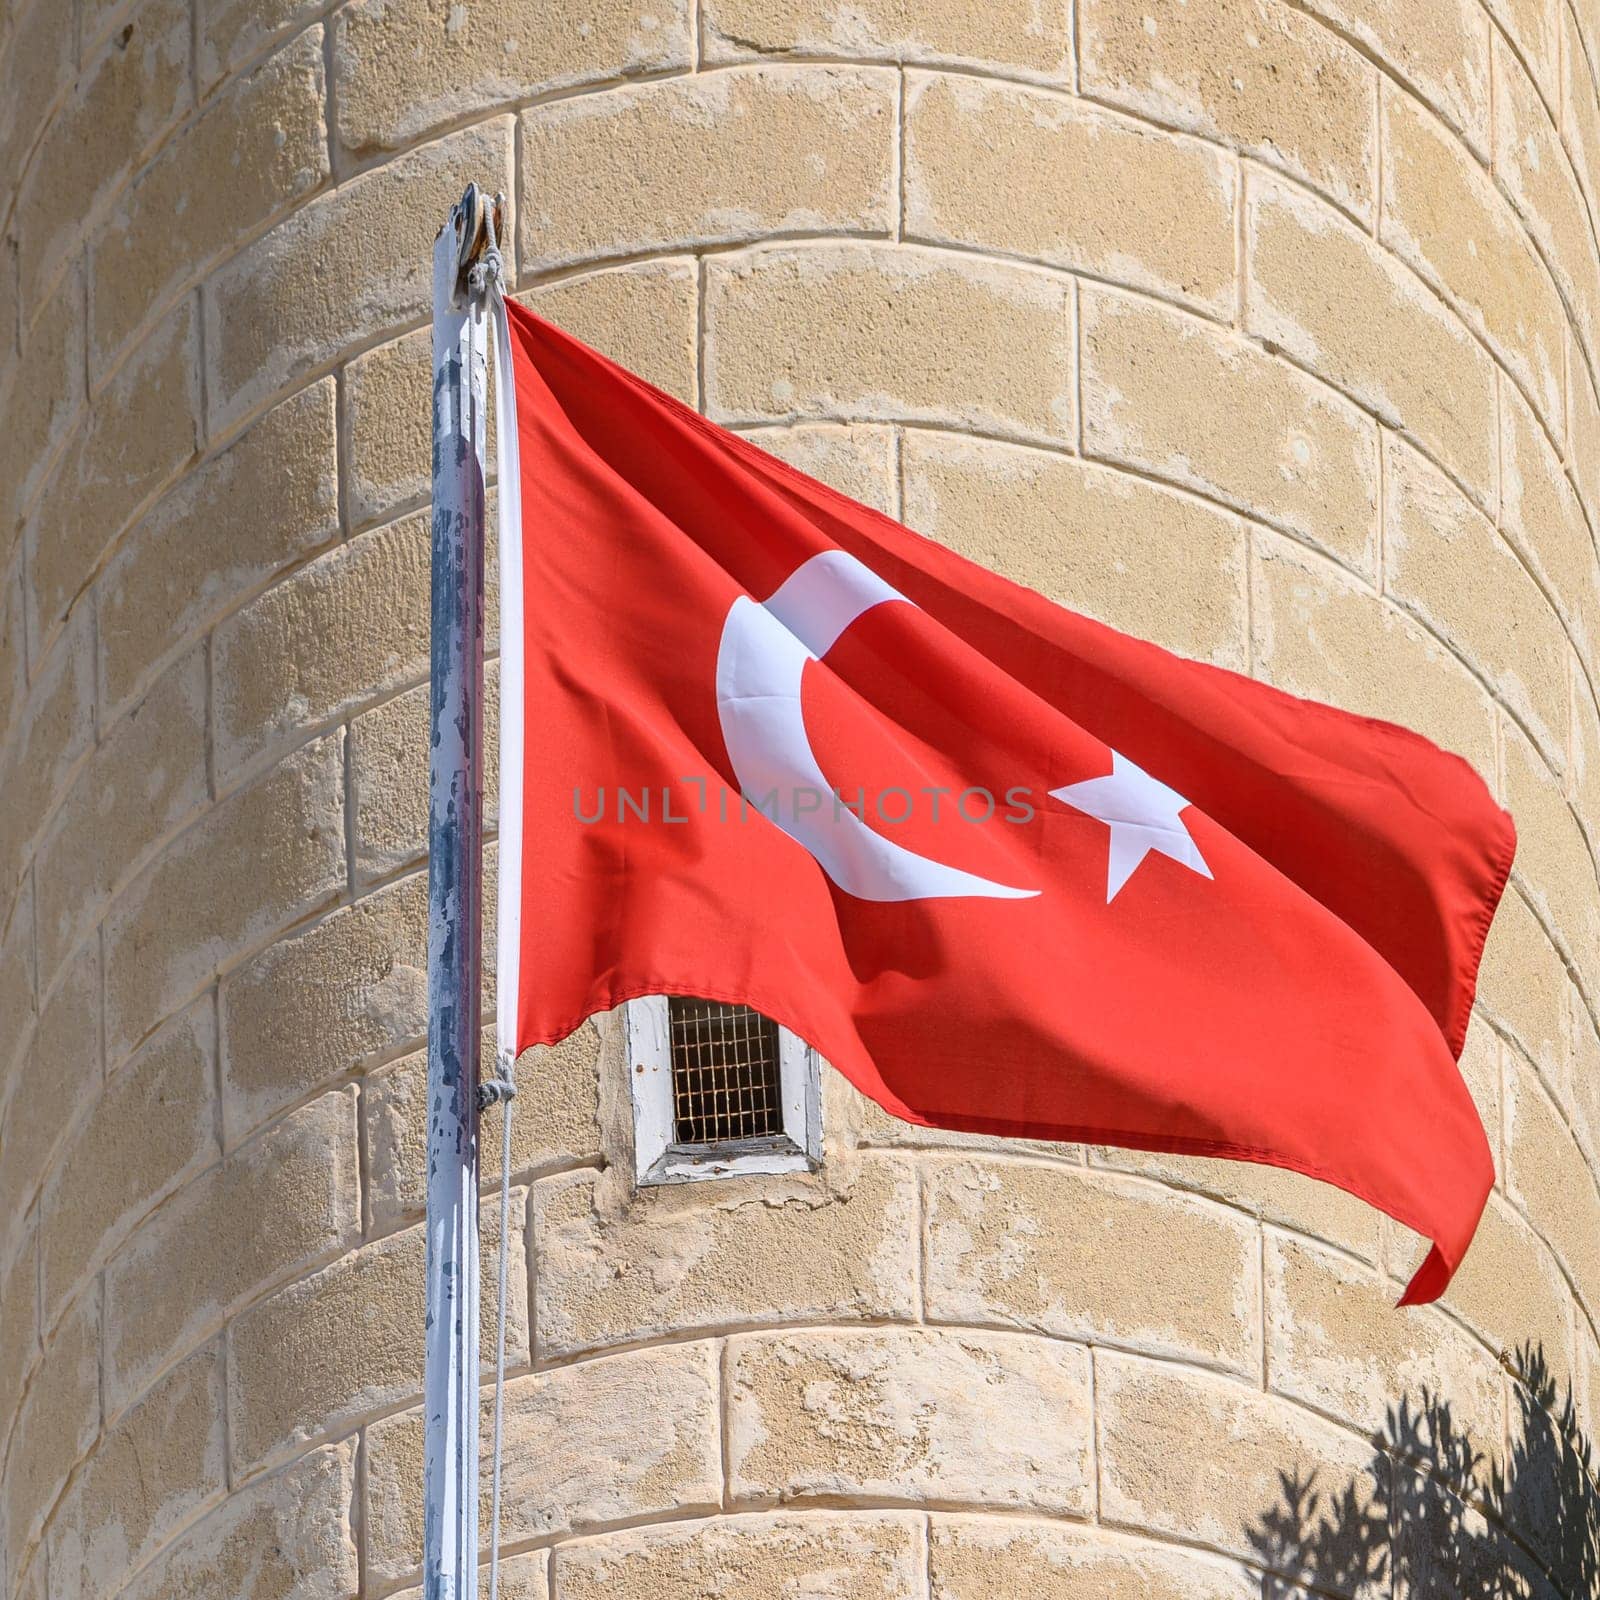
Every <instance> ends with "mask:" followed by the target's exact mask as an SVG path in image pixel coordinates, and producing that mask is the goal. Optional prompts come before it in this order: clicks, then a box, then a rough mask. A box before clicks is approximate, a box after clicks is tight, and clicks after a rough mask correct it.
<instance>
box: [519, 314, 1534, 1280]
mask: <svg viewBox="0 0 1600 1600" xmlns="http://www.w3.org/2000/svg"><path fill="white" fill-rule="evenodd" d="M509 319H510V320H509V345H510V351H509V358H510V362H511V367H512V370H513V372H514V375H515V384H514V392H515V405H516V416H515V419H514V420H509V421H503V422H502V428H501V433H502V438H503V439H508V442H509V443H510V444H511V445H513V446H514V447H515V449H516V450H520V458H521V459H520V470H519V468H518V466H517V464H516V461H515V456H514V454H513V457H512V459H511V460H510V461H509V462H508V463H507V465H506V467H505V468H504V469H503V470H504V471H505V479H504V480H503V481H504V482H507V483H509V484H510V485H511V486H512V487H513V488H514V487H515V485H516V484H518V483H520V487H521V518H522V522H521V526H522V529H523V530H524V531H523V532H522V534H521V536H520V538H519V537H518V536H517V534H516V533H515V531H514V530H513V532H512V533H511V535H510V537H509V540H508V541H507V540H506V539H505V536H504V535H503V543H504V549H503V553H502V564H503V571H502V579H501V584H502V604H503V610H504V620H503V625H502V638H503V649H504V659H503V662H502V686H503V687H502V695H503V710H502V770H503V774H504V776H503V779H502V787H503V790H504V798H503V800H502V817H503V821H502V842H501V874H502V883H503V886H504V901H503V907H502V921H501V950H500V956H499V960H500V967H501V980H500V981H501V1004H502V1044H503V1046H511V1047H514V1049H515V1050H518V1051H520V1050H522V1049H524V1048H526V1047H527V1046H529V1045H531V1044H536V1043H541V1042H544V1043H548V1042H553V1041H555V1040H557V1039H560V1038H562V1037H563V1036H565V1035H566V1034H568V1033H570V1032H571V1031H572V1030H573V1029H574V1028H575V1027H576V1026H577V1025H578V1024H579V1023H580V1022H582V1021H583V1019H584V1018H585V1017H587V1016H589V1015H590V1014H592V1013H594V1012H596V1011H600V1010H604V1009H607V1008H609V1007H612V1006H615V1005H618V1004H619V1003H621V1002H622V1001H624V1000H627V999H630V998H633V997H635V996H639V995H645V994H663V993H665V994H682V995H696V996H701V997H704V998H707V999H712V1000H720V1001H725V1002H731V1003H741V1004H747V1005H750V1006H754V1007H756V1008H757V1009H758V1010H760V1011H762V1012H764V1013H766V1014H767V1015H768V1016H770V1017H772V1018H774V1019H776V1020H777V1021H778V1022H780V1023H782V1024H783V1025H784V1026H786V1027H788V1028H790V1029H791V1030H793V1031H794V1032H795V1033H797V1034H798V1035H800V1036H801V1037H802V1038H804V1039H805V1040H807V1041H808V1042H809V1043H811V1044H812V1045H814V1046H815V1047H816V1048H817V1050H818V1051H820V1053H821V1054H822V1055H823V1056H824V1057H825V1058H826V1059H827V1060H828V1061H830V1062H831V1063H832V1064H833V1065H834V1066H835V1067H836V1068H838V1070H839V1071H841V1072H843V1073H844V1074H845V1076H846V1077H848V1078H849V1079H850V1080H851V1082H853V1083H854V1084H855V1085H856V1086H857V1087H858V1088H859V1089H861V1090H862V1091H863V1092H864V1093H866V1094H868V1095H870V1096H871V1097H872V1098H873V1099H874V1100H876V1101H877V1102H878V1103H879V1104H880V1105H882V1106H884V1107H885V1108H886V1109H887V1110H889V1111H891V1112H893V1113H895V1114H896V1115H898V1116H900V1117H904V1118H907V1119H908V1120H910V1121H913V1122H921V1123H927V1124H931V1125H934V1126H938V1127H945V1128H958V1129H968V1130H973V1131H979V1132H985V1133H998V1134H1006V1135H1016V1136H1019V1137H1028V1138H1044V1139H1061V1140H1086V1141H1093V1142H1099V1143H1105V1144H1113V1145H1124V1146H1131V1147H1134V1148H1139V1149H1150V1150H1170V1151H1179V1152H1188V1153H1194V1154H1204V1155H1214V1156H1226V1157H1233V1158H1237V1159H1240V1160H1247V1161H1258V1162H1265V1163H1268V1164H1270V1165H1274V1166H1281V1167H1288V1168H1292V1169H1294V1170H1295V1171H1298V1172H1302V1173H1306V1174H1309V1175H1310V1176H1311V1177H1314V1178H1319V1179H1323V1180H1326V1181H1327V1182H1330V1183H1333V1184H1337V1185H1338V1186H1339V1187H1340V1188H1343V1189H1346V1190H1348V1191H1349V1192H1351V1193H1352V1194H1355V1195H1358V1196H1360V1197H1362V1198H1363V1199H1365V1200H1367V1201H1368V1202H1370V1203H1371V1204H1373V1205H1375V1206H1377V1207H1379V1208H1380V1209H1381V1210H1383V1211H1386V1212H1388V1213H1389V1214H1390V1215H1391V1216H1393V1217H1395V1218H1396V1219H1397V1220H1399V1221H1400V1222H1402V1223H1404V1224H1405V1225H1407V1226H1408V1227H1410V1228H1413V1229H1415V1230H1416V1231H1418V1232H1419V1233H1422V1234H1424V1235H1426V1236H1427V1237H1428V1238H1429V1239H1431V1240H1432V1242H1433V1248H1432V1249H1431V1250H1430V1252H1429V1253H1428V1255H1427V1258H1426V1259H1425V1261H1424V1262H1423V1264H1422V1266H1421V1268H1420V1269H1419V1270H1418V1272H1417V1274H1416V1276H1415V1278H1414V1279H1413V1280H1412V1282H1411V1285H1410V1287H1409V1288H1408V1289H1407V1291H1406V1295H1405V1302H1406V1303H1415V1302H1420V1301H1425V1300H1430V1299H1433V1298H1434V1297H1436V1296H1437V1295H1438V1294H1439V1293H1440V1292H1441V1291H1442V1290H1443V1288H1444V1286H1445V1285H1446V1283H1447V1282H1448V1281H1449V1278H1450V1276H1451V1274H1452V1273H1453V1272H1454V1270H1455V1269H1456V1267H1457V1266H1458V1265H1459V1264H1460V1262H1461V1258H1462V1255H1463V1254H1464V1253H1465V1251H1466V1248H1467V1245H1468V1243H1469V1241H1470V1240H1471V1238H1472V1234H1473V1231H1474V1229H1475V1227H1476V1225H1477V1221H1478V1218H1479V1216H1480V1214H1481V1212H1482V1209H1483V1206H1484V1203H1485V1200H1486V1198H1487V1195H1488V1192H1489V1189H1490V1187H1491V1184H1492V1182H1493V1175H1494V1174H1493V1163H1492V1160H1491V1157H1490V1154H1489V1147H1488V1143H1487V1141H1486V1139H1485V1137H1484V1133H1483V1129H1482V1126H1481V1124H1480V1122H1479V1120H1478V1116H1477V1113H1476V1111H1475V1109H1474V1107H1473V1105H1472V1102H1471V1100H1470V1098H1469V1096H1468V1094H1467V1091H1466V1088H1465V1086H1464V1084H1463V1082H1462V1078H1461V1075H1460V1072H1459V1070H1458V1068H1457V1066H1456V1061H1455V1058H1456V1057H1457V1056H1458V1055H1459V1053H1460V1050H1461V1046H1462V1041H1463V1038H1464V1036H1465V1033H1466V1027H1467V1020H1468V1013H1469V1011H1470V1009H1471V1005H1472V997H1473V990H1474V985H1475V983H1476V977H1477V968H1478V962H1479V957H1480V955H1481V953H1482V950H1483V943H1484V938H1485V936H1486V934H1487V932H1488V927H1489V921H1490V919H1491V917H1492V916H1493V914H1494V909H1495V906H1496V904H1497V902H1498V900H1499V896H1500V893H1501V890H1502V888H1503V887H1504V884H1505V879H1506V875H1507V873H1508V871H1509V870H1510V865H1511V856H1512V852H1513V849H1514V847H1515V834H1514V832H1513V829H1512V825H1511V819H1510V818H1509V817H1508V816H1506V815H1505V814H1504V813H1503V812H1502V811H1501V810H1500V809H1499V808H1498V807H1497V806H1496V805H1495V804H1494V802H1493V800H1492V799H1491V797H1490V795H1489V793H1488V792H1487V790H1486V789H1485V788H1484V786H1483V784H1482V783H1481V782H1480V781H1479V780H1478V778H1477V777H1476V776H1475V774H1474V773H1473V772H1472V771H1471V769H1470V768H1469V767H1468V766H1467V765H1466V764H1465V763H1464V762H1462V761H1460V760H1459V759H1457V758H1456V757H1454V756H1451V755H1447V754H1445V753H1443V752H1442V751H1440V750H1438V749H1436V748H1435V747H1434V746H1433V745H1431V744H1429V743H1428V742H1426V741H1425V740H1423V739H1421V738H1419V737H1417V736H1416V735H1414V734H1411V733H1409V732H1407V731H1406V730H1404V729H1402V728H1398V727H1393V726H1391V725H1389V724H1386V723H1382V722H1375V721H1370V720H1368V719H1365V718H1361V717H1355V716H1350V715H1348V714H1346V713H1344V712H1340V711H1335V710H1332V709H1330V708H1328V707H1325V706H1321V705H1316V704H1313V703H1311V702H1308V701H1304V700H1297V699H1294V698H1292V697H1290V696H1288V695H1285V694H1282V693H1280V692H1278V691H1277V690H1274V689H1271V688H1268V687H1266V686H1264V685H1262V684H1259V683H1255V682H1253V681H1251V680H1249V679H1247V678H1243V677H1240V676H1238V675H1236V674H1234V673H1230V672H1226V671H1222V670H1220V669H1218V668H1215V667H1210V666H1205V665H1201V664H1198V663H1196V662H1192V661H1186V660H1183V659H1180V658H1179V657H1177V656H1174V655H1172V654H1170V653H1168V652H1167V651H1165V650H1161V649H1159V648H1157V647H1156V646H1154V645H1151V644H1148V643H1144V642H1142V641H1140V640H1137V639H1131V638H1128V637H1126V636H1124V635H1122V634H1119V633H1117V632H1115V631H1114V630H1112V629H1110V628H1107V627H1103V626H1101V625H1100V624H1097V623H1095V622H1091V621H1089V620H1088V619H1086V618H1084V617H1080V616H1076V615H1074V614H1073V613H1072V612H1070V611H1067V610H1064V609H1062V608H1061V607H1059V606H1056V605H1053V604H1051V603H1049V602H1047V601H1046V600H1044V599H1043V598H1042V597H1040V596H1039V595H1037V594H1035V593H1033V592H1031V591H1030V590H1027V589H1024V588H1021V587H1019V586H1018V585H1016V584H1014V583H1010V582H1007V581H1006V580H1005V579H1003V578H1000V577H997V576H995V575H994V574H993V573H990V572H987V571H985V570H983V569H982V568H980V567H977V566H974V565H973V564H972V563H971V562H969V561H966V560H964V559H962V558H961V557H960V556H957V555H955V554H953V553H952V552H951V551H949V550H946V549H943V548H941V547H940V546H938V545H936V544H934V543H932V542H931V541H929V540H927V539H924V538H922V537H920V536H919V535H917V534H915V533H912V532H909V531H908V530H907V529H905V528H902V527H900V526H899V525H897V524H896V523H894V522H892V521H891V520H890V519H888V518H887V517H884V516H882V515H880V514H879V513H877V512H875V511H871V510H869V509H867V508H866V507H864V506H861V505H858V504H856V503H855V502H853V501H851V500H848V499H846V498H844V497H843V496H841V495H839V494H837V493H835V492H833V491H832V490H830V489H828V488H826V487H825V486H823V485H821V484H819V483H816V482H814V481H812V480H811V479H809V478H807V477H805V476H803V475H802V474H800V473H798V472H796V471H794V470H792V469H791V468H789V467H787V466H786V465H783V464H782V463H780V462H777V461H775V460H774V459H773V458H772V457H770V456H768V455H766V454H765V453H764V452H762V451H760V450H758V449H757V448H756V447H755V446H753V445H751V444H749V443H748V442H746V441H744V440H742V439H739V438H737V437H735V436H733V435H731V434H729V433H727V432H725V431H723V430H722V429H719V428H717V427H715V426H713V425H712V424H711V423H709V422H707V421H706V420H705V419H703V418H702V417H700V416H699V415H697V414H696V413H694V412H692V411H690V410H688V409H687V408H686V407H684V406H682V405H680V404H679V403H678V402H676V401H675V400H673V399H671V398H670V397H669V396H666V395H664V394H662V393H660V392H659V391H657V390H655V389H653V388H651V387H650V386H649V385H647V384H645V383H643V382H642V381H640V380H639V379H637V378H634V377H633V376H632V375H631V374H629V373H626V372H624V371H623V370H622V369H621V368H619V367H617V366H615V365H613V364H612V363H610V362H608V361H606V360H605V359H604V358H603V357H601V356H599V355H597V354H596V353H595V352H594V351H592V350H589V349H587V348H586V347H585V346H583V345H582V344H580V343H578V342H577V341H576V340H574V339H572V338H570V337H568V336H567V335H566V334H564V333H562V332H560V331H559V330H558V329H556V328H554V327H552V326H551V325H550V324H548V323H546V322H543V321H541V320H540V319H539V318H537V317H535V316H533V315H532V314H530V313H529V312H527V311H525V310H523V309H522V308H520V307H518V306H515V305H512V306H510V307H509ZM501 342H502V360H504V359H505V356H506V351H505V345H506V343H507V340H506V337H505V330H504V329H502V340H501ZM499 387H500V389H501V390H502V391H505V392H506V394H507V396H508V397H509V393H510V387H511V386H508V385H506V384H504V383H501V384H500V385H499ZM502 415H503V416H505V413H502ZM506 504H507V507H508V515H509V516H510V518H511V519H513V522H514V519H515V517H516V507H515V495H514V494H512V495H509V496H507V500H506ZM519 565H520V570H519ZM519 779H520V782H519ZM519 923H520V930H519V926H518V925H519Z"/></svg>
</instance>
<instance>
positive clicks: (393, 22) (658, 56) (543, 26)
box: [333, 0, 694, 153]
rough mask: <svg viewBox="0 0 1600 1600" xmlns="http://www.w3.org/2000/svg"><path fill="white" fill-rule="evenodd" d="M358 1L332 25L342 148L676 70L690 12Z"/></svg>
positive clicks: (398, 144)
mask: <svg viewBox="0 0 1600 1600" xmlns="http://www.w3.org/2000/svg"><path fill="white" fill-rule="evenodd" d="M440 15H441V14H440V11H439V8H438V6H437V5H435V4H432V3H430V0H357V3H356V4H355V5H353V6H350V7H347V8H346V9H345V10H344V11H343V12H342V13H341V14H340V16H339V18H338V21H337V24H336V30H337V31H336V32H335V34H334V47H333V48H334V70H335V71H336V72H337V73H338V79H339V121H338V131H339V137H340V140H341V142H342V143H343V144H344V145H345V147H346V148H347V149H349V150H351V151H354V152H358V153H362V152H366V151H371V150H378V149H399V148H403V147H404V146H406V145H409V144H412V143H414V142H415V141H416V140H417V139H418V138H419V137H423V136H425V135H427V134H428V133H429V132H431V131H432V130H434V129H437V128H441V127H445V126H447V125H449V124H451V123H456V122H460V121H461V120H463V119H464V118H467V117H471V116H474V115H478V116H481V115H482V114H483V112H485V111H486V110H489V109H491V108H493V107H496V106H501V105H508V104H510V103H512V102H514V101H517V100H525V99H528V98H530V97H531V96H533V95H536V94H541V93H548V92H550V91H551V90H555V89H560V88H564V87H566V86H568V85H571V84H581V83H585V82H598V81H601V80H604V79H608V78H619V77H631V76H634V75H637V74H644V73H657V72H665V71H668V70H670V69H672V68H680V69H682V68H687V67H688V66H689V65H690V64H691V61H692V60H693V42H692V41H693V33H694V25H693V21H692V15H693V13H692V10H691V7H690V4H689V0H584V3H583V4H582V5H580V6H576V7H566V6H557V7H540V8H539V9H537V10H533V11H530V10H529V8H528V7H527V6H526V5H524V4H521V3H519V0H491V3H490V4H488V5H475V6H473V7H472V8H471V9H470V10H469V9H467V8H465V7H463V8H462V9H461V10H460V11H458V12H449V13H446V14H445V16H444V21H443V25H442V26H441V22H440Z"/></svg>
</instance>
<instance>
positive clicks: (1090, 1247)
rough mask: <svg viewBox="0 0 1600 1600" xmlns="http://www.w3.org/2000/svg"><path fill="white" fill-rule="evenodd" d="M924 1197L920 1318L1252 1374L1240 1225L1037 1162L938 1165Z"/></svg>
mask: <svg viewBox="0 0 1600 1600" xmlns="http://www.w3.org/2000/svg"><path fill="white" fill-rule="evenodd" d="M927 1189H928V1199H927V1206H928V1223H927V1229H928V1266H927V1289H926V1293H927V1303H928V1316H929V1318H930V1320H932V1321H935V1322H953V1323H960V1324H963V1325H969V1326H970V1325H973V1324H979V1325H981V1324H984V1323H990V1324H993V1323H1000V1324H1003V1325H1006V1326H1010V1327H1017V1328H1024V1329H1028V1330H1031V1331H1034V1332H1038V1333H1045V1334H1049V1335H1051V1336H1052V1337H1056V1338H1069V1339H1071V1338H1078V1339H1092V1340H1094V1341H1096V1342H1099V1341H1105V1342H1107V1343H1113V1344H1118V1345H1123V1346H1129V1347H1132V1348H1135V1349H1142V1350H1147V1351H1149V1352H1151V1353H1152V1354H1159V1355H1166V1356H1172V1357H1175V1358H1178V1359H1187V1360H1197V1361H1201V1362H1204V1363H1206V1364H1207V1365H1210V1366H1218V1367H1227V1368H1231V1369H1233V1370H1234V1371H1236V1372H1240V1373H1248V1374H1255V1373H1257V1372H1259V1371H1260V1370H1261V1348H1260V1303H1261V1302H1260V1295H1261V1283H1260V1272H1259V1240H1258V1237H1257V1229H1256V1225H1255V1223H1254V1222H1253V1221H1252V1220H1251V1219H1249V1218H1247V1217H1242V1216H1240V1215H1239V1214H1238V1213H1237V1212H1234V1211H1230V1210H1227V1209H1226V1208H1224V1207H1221V1206H1217V1205H1212V1204H1208V1203H1207V1202H1206V1201H1204V1200H1201V1199H1199V1198H1198V1197H1196V1196H1194V1195H1192V1194H1185V1193H1182V1192H1178V1191H1173V1190H1164V1189H1162V1188H1160V1187H1158V1186H1157V1185H1155V1184H1153V1183H1150V1182H1148V1181H1146V1180H1143V1179H1139V1178H1130V1177H1123V1176H1120V1175H1118V1174H1114V1173H1109V1172H1089V1171H1085V1170H1083V1169H1074V1168H1071V1167H1065V1166H1060V1165H1055V1164H1048V1163H1043V1162H1040V1163H1034V1162H1022V1161H992V1160H989V1161H985V1160H970V1161H961V1162H948V1163H941V1164H940V1165H939V1166H937V1167H935V1168H934V1169H933V1170H932V1172H931V1174H930V1176H929V1178H928V1184H927ZM1158 1241H1159V1243H1158Z"/></svg>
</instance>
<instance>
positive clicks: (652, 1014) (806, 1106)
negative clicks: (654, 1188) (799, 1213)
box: [626, 995, 822, 1183]
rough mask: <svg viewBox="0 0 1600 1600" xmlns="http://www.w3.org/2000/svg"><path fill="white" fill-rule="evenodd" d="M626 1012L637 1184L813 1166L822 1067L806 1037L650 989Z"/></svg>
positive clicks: (744, 1013) (749, 1015) (738, 1011)
mask: <svg viewBox="0 0 1600 1600" xmlns="http://www.w3.org/2000/svg"><path fill="white" fill-rule="evenodd" d="M626 1014H627V1033H628V1066H629V1078H630V1081H631V1084H632V1089H633V1133H634V1175H635V1177H636V1178H637V1180H638V1181H639V1182H640V1183H684V1182H687V1181H689V1180H692V1179H695V1178H726V1177H732V1176H735V1175H736V1174H741V1173H757V1172H797V1171H798V1172H804V1171H806V1170H808V1169H809V1168H812V1167H814V1166H816V1165H817V1164H818V1162H819V1161H820V1160H821V1155H822V1118H821V1102H820V1097H819V1088H820V1085H819V1069H818V1062H817V1057H816V1052H815V1051H813V1050H812V1049H811V1048H810V1047H809V1046H808V1045H807V1044H806V1043H805V1041H804V1040H802V1039H797V1038H796V1037H795V1036H794V1034H792V1033H790V1032H789V1031H788V1029H787V1028H780V1027H779V1026H778V1024H777V1023H775V1022H774V1021H773V1020H772V1019H771V1018H770V1017H764V1016H762V1014H761V1013H760V1012H759V1011H753V1010H752V1009H751V1008H750V1007H749V1006H732V1005H724V1004H722V1003H721V1002H720V1001H716V1000H690V999H682V998H679V997H677V996H671V997H668V996H666V995H651V996H650V997H648V998H647V999H643V1000H630V1001H629V1002H628V1005H627V1007H626Z"/></svg>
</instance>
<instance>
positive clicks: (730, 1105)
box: [667, 997, 783, 1144]
mask: <svg viewBox="0 0 1600 1600" xmlns="http://www.w3.org/2000/svg"><path fill="white" fill-rule="evenodd" d="M667 1014H668V1019H669V1026H670V1030H671V1044H672V1116H673V1139H674V1141H675V1142H676V1143H678V1144H720V1143H723V1142H724V1141H726V1140H730V1139H760V1138H766V1137H770V1136H771V1135H774V1134H781V1133H782V1132H783V1094H782V1082H783V1079H782V1072H781V1069H780V1064H779V1059H778V1025H777V1023H775V1022H774V1021H773V1020H772V1019H771V1018H770V1017H764V1016H762V1015H761V1013H760V1012H759V1011H753V1010H751V1008H750V1007H749V1006H730V1005H723V1004H721V1003H720V1002H718V1001H715V1000H685V999H680V998H677V997H673V998H672V999H671V1000H670V1001H669V1002H668V1008H667Z"/></svg>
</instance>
